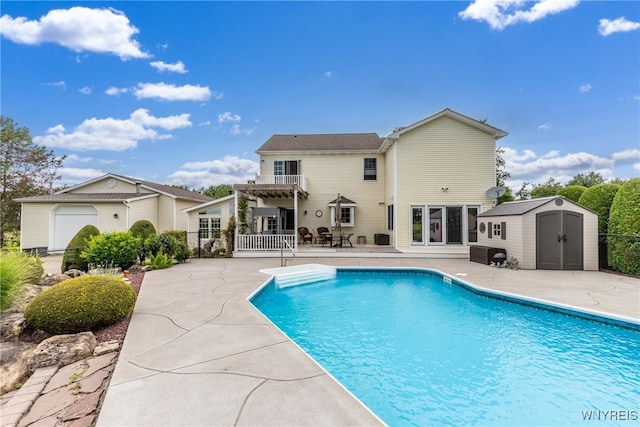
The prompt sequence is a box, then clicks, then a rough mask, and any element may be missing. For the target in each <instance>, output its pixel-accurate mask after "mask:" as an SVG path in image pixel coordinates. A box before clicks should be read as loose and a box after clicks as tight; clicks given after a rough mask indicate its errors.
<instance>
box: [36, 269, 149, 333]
mask: <svg viewBox="0 0 640 427" xmlns="http://www.w3.org/2000/svg"><path fill="white" fill-rule="evenodd" d="M135 301H136V296H135V293H134V292H133V288H132V287H131V285H129V284H128V283H126V282H124V281H123V280H122V279H117V278H115V277H107V276H93V275H87V276H80V277H76V278H73V279H68V280H65V281H64V282H60V283H58V284H57V285H54V286H52V287H50V288H48V289H45V290H44V291H42V292H41V293H40V294H39V295H38V296H37V297H35V298H34V299H33V300H31V302H30V303H29V304H28V305H27V307H26V308H25V311H24V317H25V320H26V321H27V323H29V324H30V325H31V326H33V327H35V328H37V329H42V330H43V331H45V332H48V333H50V334H74V333H78V332H84V331H94V330H98V329H100V328H103V327H106V326H109V325H112V324H114V323H116V322H118V321H120V320H122V319H124V318H125V317H126V316H127V315H129V314H130V313H131V311H133V306H134V305H135Z"/></svg>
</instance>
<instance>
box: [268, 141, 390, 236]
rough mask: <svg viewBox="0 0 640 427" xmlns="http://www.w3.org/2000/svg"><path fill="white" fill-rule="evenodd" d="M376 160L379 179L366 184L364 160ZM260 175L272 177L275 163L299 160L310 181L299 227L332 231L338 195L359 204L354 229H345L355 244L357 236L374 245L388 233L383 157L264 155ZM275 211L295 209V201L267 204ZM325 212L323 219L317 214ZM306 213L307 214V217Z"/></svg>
mask: <svg viewBox="0 0 640 427" xmlns="http://www.w3.org/2000/svg"><path fill="white" fill-rule="evenodd" d="M365 158H376V159H377V162H376V163H377V179H376V180H375V181H365V180H364V159H365ZM262 159H263V160H264V162H261V174H262V175H272V174H273V162H274V160H300V170H299V173H300V174H301V175H305V176H306V178H307V191H308V193H309V197H308V199H307V200H298V211H299V215H298V226H299V227H300V226H304V227H307V228H310V229H312V230H313V232H314V234H315V232H316V230H317V228H318V227H321V226H323V227H330V226H331V217H330V216H331V215H330V211H331V210H330V208H329V207H328V204H329V202H331V201H333V200H335V199H336V197H338V194H341V195H342V196H344V197H346V198H348V199H350V200H353V201H354V202H356V204H357V207H356V208H355V209H354V218H355V222H354V226H353V227H346V226H345V227H343V232H345V233H353V234H354V236H353V237H352V242H354V243H355V242H356V239H357V236H365V237H366V238H367V243H373V235H374V234H375V233H385V232H386V223H385V213H386V211H385V205H384V204H379V203H378V202H384V201H385V159H384V155H383V154H380V153H339V154H338V153H336V154H326V153H325V154H299V153H289V154H279V155H263V156H262ZM264 205H266V206H272V207H276V206H278V207H286V208H290V209H292V208H293V200H284V199H270V200H267V201H266V203H265V204H264ZM317 210H320V211H322V216H321V217H316V215H315V212H316V211H317ZM304 211H306V212H307V214H306V215H305V214H304Z"/></svg>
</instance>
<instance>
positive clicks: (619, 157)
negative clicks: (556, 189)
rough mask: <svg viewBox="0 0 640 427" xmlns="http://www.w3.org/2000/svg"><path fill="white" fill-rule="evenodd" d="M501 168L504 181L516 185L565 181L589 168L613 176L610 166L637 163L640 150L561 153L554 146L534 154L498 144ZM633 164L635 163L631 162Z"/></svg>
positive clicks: (639, 157)
mask: <svg viewBox="0 0 640 427" xmlns="http://www.w3.org/2000/svg"><path fill="white" fill-rule="evenodd" d="M502 148H503V150H504V153H503V154H502V157H503V159H504V160H505V169H506V170H507V172H509V173H510V174H511V178H510V179H509V182H508V185H510V186H512V188H519V187H520V185H521V183H522V182H525V181H527V182H530V183H536V184H539V183H543V182H545V181H546V180H547V179H548V178H549V177H553V178H554V179H555V180H556V181H558V182H561V183H566V182H568V181H569V180H571V179H572V178H573V177H574V176H575V175H577V174H578V173H582V174H586V173H589V172H591V171H594V172H597V173H600V174H601V175H602V176H603V177H604V178H605V179H609V178H612V177H613V172H612V169H613V168H614V167H620V166H624V165H635V164H640V163H639V161H640V150H638V149H627V150H624V151H620V152H615V153H612V154H611V155H610V156H608V157H603V156H597V155H595V154H590V153H585V152H579V153H568V154H564V155H561V154H560V152H559V151H558V150H552V151H549V152H548V153H545V154H543V155H541V156H538V155H537V154H536V153H535V152H533V151H531V150H523V152H522V153H519V152H518V151H517V150H514V149H512V148H509V147H502ZM634 167H635V166H634Z"/></svg>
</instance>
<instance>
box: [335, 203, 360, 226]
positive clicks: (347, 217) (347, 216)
mask: <svg viewBox="0 0 640 427" xmlns="http://www.w3.org/2000/svg"><path fill="white" fill-rule="evenodd" d="M340 224H341V225H342V226H343V227H353V226H354V225H355V207H354V206H342V207H341V208H340ZM336 225H337V224H336V207H335V206H331V226H332V227H335V226H336Z"/></svg>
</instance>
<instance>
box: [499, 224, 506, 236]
mask: <svg viewBox="0 0 640 427" xmlns="http://www.w3.org/2000/svg"><path fill="white" fill-rule="evenodd" d="M500 228H501V230H500V236H501V239H502V240H507V223H506V222H502V223H500Z"/></svg>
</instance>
